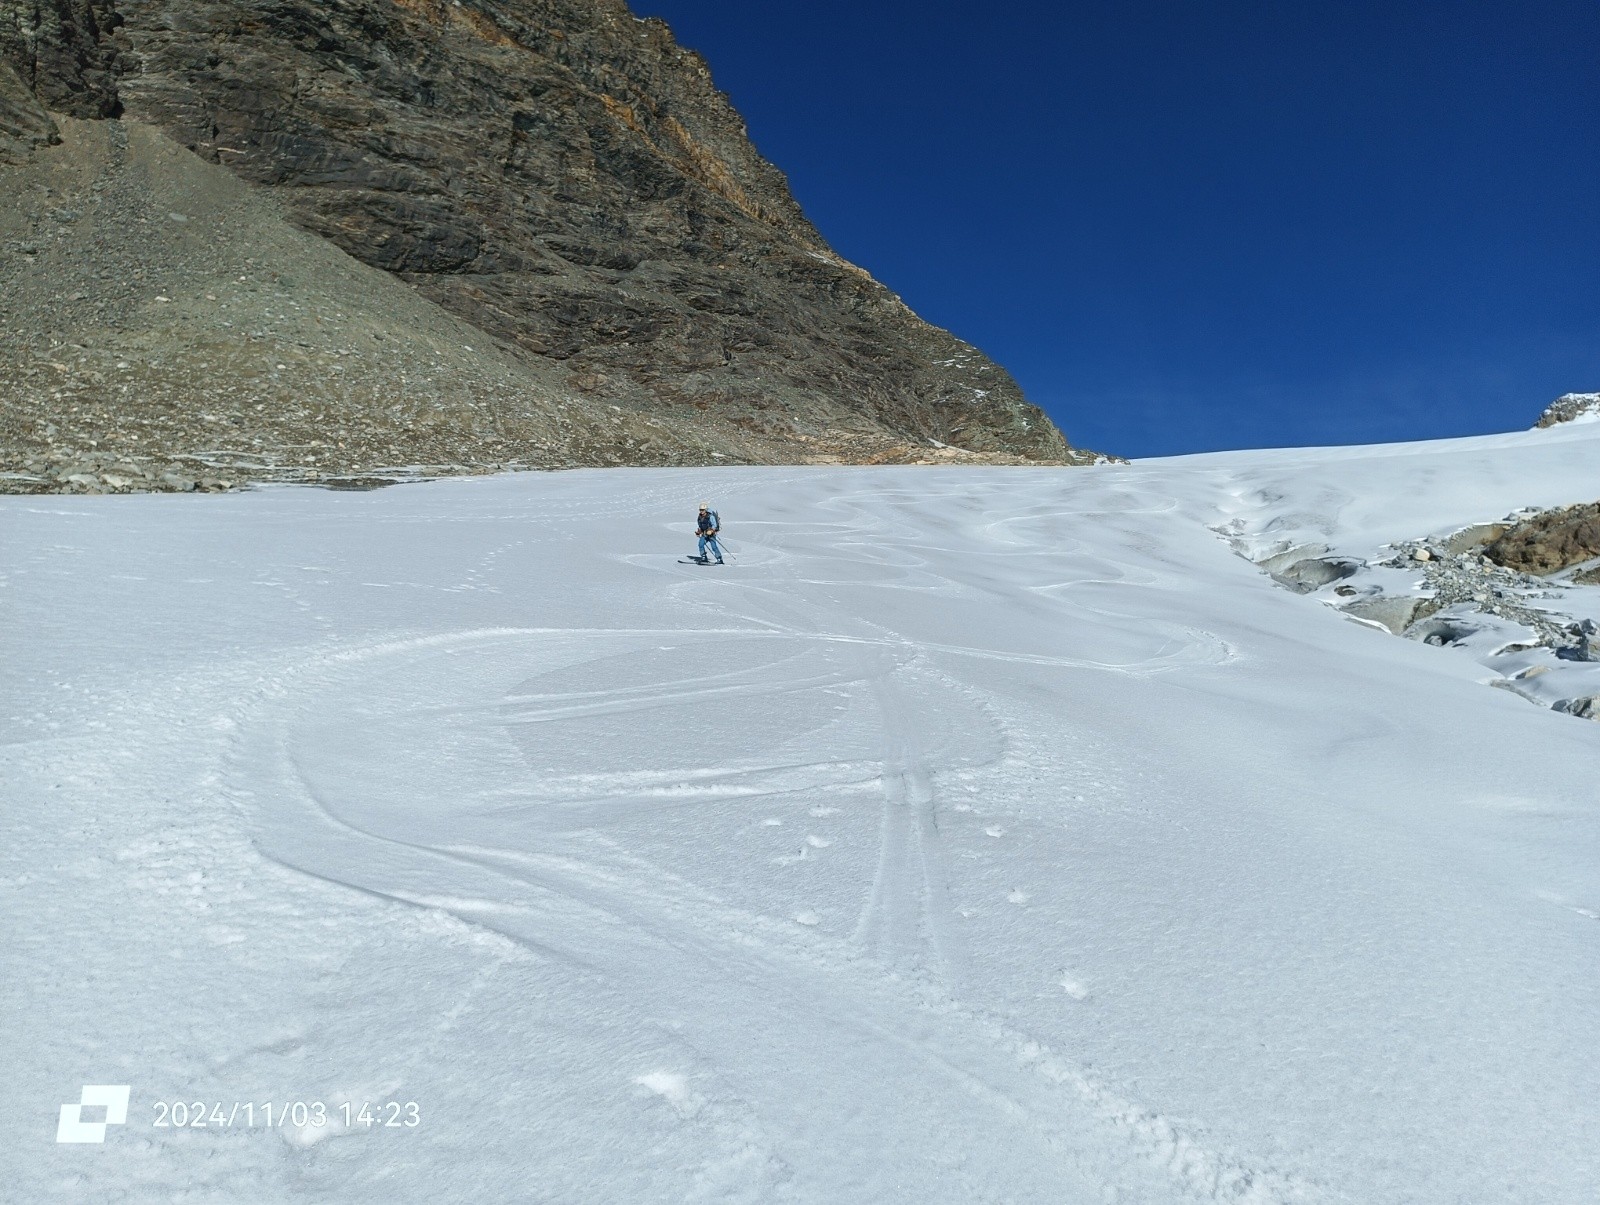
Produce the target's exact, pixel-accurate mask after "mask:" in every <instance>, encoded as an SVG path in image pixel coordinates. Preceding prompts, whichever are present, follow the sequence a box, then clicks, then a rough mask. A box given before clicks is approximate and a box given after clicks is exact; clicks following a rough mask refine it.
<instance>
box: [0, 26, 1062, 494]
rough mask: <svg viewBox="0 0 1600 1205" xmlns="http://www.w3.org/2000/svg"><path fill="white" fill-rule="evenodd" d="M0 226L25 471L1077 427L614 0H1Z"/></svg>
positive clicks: (364, 463) (771, 453)
mask: <svg viewBox="0 0 1600 1205" xmlns="http://www.w3.org/2000/svg"><path fill="white" fill-rule="evenodd" d="M158 137H164V138H166V139H168V140H170V141H171V143H172V144H173V147H174V150H175V152H176V153H178V154H181V155H186V156H188V157H189V158H190V159H191V160H193V164H192V166H191V165H190V164H185V163H180V162H178V161H177V160H176V159H174V158H173V157H172V156H170V155H167V154H166V153H165V151H163V150H162V149H161V146H160V144H159V143H158V142H157V141H156V139H157V138H158ZM3 164H8V165H9V166H5V165H3ZM207 168H209V169H210V170H211V172H212V175H211V176H210V177H206V176H204V173H203V171H202V169H207ZM223 176H227V177H229V178H232V179H236V180H238V181H240V182H242V183H243V184H244V185H248V186H249V187H248V188H245V187H240V188H238V189H235V190H233V191H231V192H230V191H229V190H228V188H227V187H226V186H225V185H224V184H223V183H221V182H219V181H220V179H221V177H223ZM191 193H198V194H203V196H204V199H205V200H206V201H207V204H200V203H199V202H198V201H196V202H194V203H191V202H190V201H188V200H185V199H184V198H185V197H186V196H188V195H189V194H191ZM169 194H170V195H169ZM190 210H194V211H195V212H192V213H191V212H190ZM169 215H176V216H169ZM295 227H297V228H298V230H299V231H300V232H304V233H305V234H308V235H310V236H315V237H312V238H302V239H299V240H296V239H295V238H292V237H291V234H292V233H294V231H293V230H292V228H295ZM0 248H4V251H5V254H4V256H3V258H0V265H3V266H0V288H3V289H4V290H5V296H4V298H3V299H0V305H3V306H4V307H5V308H4V311H3V312H4V315H5V319H4V320H5V321H6V323H7V327H6V343H5V346H6V349H7V350H6V352H5V354H4V356H3V358H0V374H3V376H0V389H3V390H4V395H3V396H4V402H5V413H4V415H3V416H0V421H3V423H4V430H3V431H0V444H3V445H4V448H3V451H4V455H5V456H6V459H7V461H8V463H6V464H5V465H4V466H3V467H4V468H5V469H7V470H9V471H10V472H11V474H12V477H11V481H13V482H14V483H21V484H23V485H24V486H27V487H28V488H55V486H53V485H48V482H50V481H60V480H63V479H65V478H70V477H74V476H77V477H82V476H84V473H80V472H76V471H68V472H65V473H63V471H62V470H63V469H65V470H77V469H80V468H81V469H86V470H90V471H91V472H90V475H93V472H94V471H98V470H96V469H95V466H93V465H91V464H88V463H87V462H85V461H84V460H83V459H82V457H83V456H87V455H89V454H91V453H97V454H102V455H109V456H112V457H114V458H122V459H124V460H126V459H127V458H129V457H134V456H136V454H140V453H142V451H143V450H144V449H148V448H150V447H155V448H156V449H157V450H158V452H159V455H157V456H155V457H153V458H152V459H151V462H150V464H149V465H147V466H145V467H148V468H151V469H152V470H157V469H159V470H160V472H165V471H167V469H166V468H165V467H163V465H164V464H165V461H164V460H163V457H165V458H166V461H176V460H177V459H178V458H182V457H194V456H197V455H200V454H201V453H202V452H211V451H217V450H218V449H217V448H215V447H209V446H199V445H215V444H218V443H221V444H226V445H229V448H230V449H231V450H232V452H233V453H235V454H236V455H235V456H234V459H235V460H236V461H238V460H239V459H240V456H244V457H254V458H255V460H256V461H261V462H263V463H264V462H265V461H266V460H269V459H270V460H274V461H275V462H276V463H277V466H278V467H277V468H276V469H274V470H273V471H274V472H278V473H280V474H283V473H287V474H290V475H293V474H294V473H300V472H312V471H315V472H319V473H321V472H328V471H338V472H343V473H370V472H373V471H376V470H379V469H382V468H384V467H392V466H396V465H402V464H425V465H437V466H450V465H455V466H458V467H467V468H474V467H477V468H492V467H497V466H501V465H505V464H529V465H562V464H569V463H582V464H615V463H716V462H718V461H728V462H737V461H746V462H793V461H822V462H837V461H863V462H875V463H882V462H905V461H915V460H935V461H962V460H966V459H982V460H984V461H987V462H990V463H1006V462H1012V461H1046V462H1067V463H1071V462H1077V461H1082V460H1092V459H1094V457H1093V456H1092V455H1090V454H1085V453H1079V452H1077V451H1076V450H1074V449H1071V448H1069V447H1068V445H1067V444H1066V442H1065V440H1064V439H1063V438H1062V436H1061V434H1060V432H1059V431H1058V430H1057V429H1056V428H1055V427H1054V426H1053V425H1052V424H1051V423H1050V422H1049V420H1048V419H1047V418H1045V416H1044V415H1043V414H1042V412H1040V411H1039V410H1038V409H1037V408H1035V407H1033V406H1031V405H1029V404H1028V403H1027V402H1026V401H1025V400H1024V399H1023V397H1022V395H1021V392H1020V390H1019V389H1018V388H1017V386H1016V384H1015V382H1013V381H1012V380H1011V378H1010V377H1009V376H1008V375H1007V374H1006V373H1005V372H1004V370H1003V369H1001V368H999V367H998V366H997V365H995V364H993V363H992V362H991V361H989V360H988V359H986V358H985V357H984V356H983V355H982V354H981V353H979V352H978V351H977V350H976V349H974V348H973V347H971V346H970V345H968V344H966V343H964V342H962V341H961V340H959V339H957V338H955V337H954V336H952V335H950V334H948V333H947V332H944V331H941V330H938V329H936V328H934V327H931V326H929V325H927V324H926V323H924V322H922V321H921V320H920V319H918V318H917V317H916V315H915V314H913V313H912V312H911V311H910V310H909V309H908V308H906V306H905V305H904V304H903V303H902V302H901V301H900V300H899V299H898V298H897V297H895V296H894V295H893V294H892V293H891V292H890V291H889V290H888V289H886V288H884V287H883V286H882V285H881V284H879V283H877V282H876V281H874V280H872V279H871V277H870V276H868V275H867V274H866V273H865V272H863V271H862V270H861V269H859V268H857V267H855V266H854V265H851V264H849V263H846V262H845V261H843V260H841V259H840V258H839V257H838V256H836V255H835V254H834V253H833V252H832V251H831V250H830V249H829V248H828V246H827V244H826V243H825V242H824V240H823V239H822V237H821V236H820V235H819V234H818V232H817V231H816V230H815V229H814V228H813V227H812V226H811V224H810V223H809V222H808V221H807V220H806V218H805V216H804V215H803V214H802V213H801V211H800V209H799V207H798V206H797V205H796V204H795V202H794V200H793V198H792V197H791V196H790V195H789V192H788V188H787V185H786V182H785V181H784V178H783V176H782V175H781V173H780V172H778V171H777V169H776V168H774V167H773V166H772V165H771V164H769V163H767V162H766V161H765V160H764V159H763V158H762V157H761V156H760V155H759V153H758V152H757V151H756V150H755V148H754V147H753V146H752V145H751V143H750V141H749V139H748V138H747V137H746V134H745V130H744V126H743V123H742V121H741V120H740V118H739V116H738V114H737V113H736V112H735V111H734V110H733V109H732V107H731V106H730V104H729V103H728V101H727V98H726V97H725V96H723V95H722V94H721V93H719V92H717V90H716V89H715V87H714V85H713V84H712V82H711V78H710V74H709V71H708V70H707V68H706V65H705V63H704V62H703V61H702V60H701V59H700V58H699V57H698V56H697V55H695V54H693V53H692V52H689V51H686V50H684V49H682V48H680V47H678V46H677V45H676V44H675V42H674V41H673V38H672V36H671V34H670V32H669V31H668V30H667V29H666V27H665V26H664V25H662V24H661V23H660V22H658V21H641V20H638V19H636V18H634V17H633V16H632V14H631V13H630V12H629V11H628V10H627V8H626V7H625V6H624V5H623V4H622V3H620V2H619V0H581V2H577V0H471V2H470V3H444V2H442V0H332V2H329V3H309V2H302V0H115V2H105V3H95V2H90V0H0ZM336 251H337V252H343V253H345V255H347V256H348V257H350V259H353V260H355V261H359V264H351V263H348V262H347V261H345V260H344V259H343V257H340V259H339V260H338V261H336V260H334V259H333V258H330V256H331V254H332V253H334V252H336ZM359 266H364V267H365V269H368V270H369V271H367V272H366V274H365V275H362V274H361V273H358V272H357V271H356V268H357V267H359ZM240 277H243V278H244V279H242V280H241V279H239V278H240ZM401 282H403V286H402V284H401ZM224 285H230V286H237V287H229V288H224ZM390 286H396V287H390ZM402 294H404V295H405V296H404V297H402ZM213 297H214V298H215V300H211V298H213ZM162 298H164V300H159V299H162ZM429 303H431V307H430V308H429V310H428V311H426V312H425V311H424V310H423V309H421V308H419V307H420V306H424V305H428V304H429ZM435 309H436V310H437V311H439V312H434V310H435ZM230 324H231V325H230ZM369 327H370V328H371V329H370V330H369V329H368V328H369ZM413 332H415V333H416V334H417V335H418V345H417V346H415V347H409V346H406V345H407V343H408V340H409V338H410V336H411V335H412V333H413ZM380 344H381V347H380ZM468 348H470V349H471V350H466V349H468ZM122 365H125V366H122ZM74 406H76V407H77V410H76V411H74V410H73V407H74ZM130 407H131V408H132V409H130ZM134 410H137V411H138V412H137V413H134V412H133V411H134ZM334 413H337V415H338V417H337V418H336V419H335V418H331V417H330V415H332V414H334ZM207 415H210V416H211V417H209V418H208V417H206V416H207ZM50 426H53V427H54V428H55V432H54V434H53V435H52V434H48V433H47V432H46V430H45V428H47V427H50ZM215 427H220V428H221V430H220V431H212V430H208V428H215ZM213 434H226V435H227V436H228V438H227V439H221V440H219V439H213V438H211V436H212V435H213ZM133 435H138V436H139V440H138V442H137V443H134V442H133V441H132V440H131V438H130V437H131V436H133ZM51 441H53V443H52V442H51ZM341 445H342V447H341ZM52 447H54V449H55V450H54V451H52ZM308 448H313V449H315V451H316V453H317V459H316V460H315V461H314V462H313V461H312V460H311V459H310V458H309V456H307V457H300V458H297V457H296V456H295V455H293V454H292V453H294V452H296V451H297V450H298V451H304V450H306V449H308ZM341 453H344V454H343V455H341ZM75 458H76V459H75ZM213 459H215V458H213ZM183 463H189V462H187V461H184V462H183ZM101 467H102V468H103V466H101ZM113 467H115V466H113ZM124 467H128V466H124ZM252 471H254V470H252ZM262 471H264V470H262ZM160 472H157V473H156V476H157V477H159V476H160ZM241 474H242V475H245V476H248V475H250V472H247V471H245V470H238V471H237V472H236V473H235V476H238V475H241ZM112 475H113V476H117V475H119V474H115V473H113V474H112ZM120 475H121V476H127V474H126V473H123V474H120ZM101 476H102V477H103V476H104V474H103V473H101ZM30 483H31V484H30ZM41 483H44V484H41ZM97 488H121V487H119V486H116V485H114V484H110V483H107V482H106V481H104V480H101V481H100V482H99V484H98V486H97Z"/></svg>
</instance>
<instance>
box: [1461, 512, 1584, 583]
mask: <svg viewBox="0 0 1600 1205" xmlns="http://www.w3.org/2000/svg"><path fill="white" fill-rule="evenodd" d="M1484 555H1486V556H1487V557H1488V558H1489V559H1490V560H1492V561H1493V562H1494V563H1495V564H1497V565H1504V566H1505V567H1506V568H1508V569H1514V570H1517V571H1518V572H1522V573H1536V574H1549V573H1559V572H1561V571H1562V570H1563V569H1570V568H1571V567H1572V566H1574V565H1581V564H1583V563H1584V562H1585V561H1592V560H1594V559H1595V558H1596V557H1600V502H1590V503H1587V504H1585V505H1581V506H1569V507H1565V508H1563V509H1560V510H1550V511H1544V512H1542V513H1541V514H1538V515H1535V516H1533V517H1532V518H1531V519H1524V520H1523V521H1521V522H1520V523H1516V524H1513V525H1512V526H1511V527H1510V528H1508V529H1507V531H1506V532H1505V534H1504V535H1502V536H1500V538H1499V539H1497V540H1495V541H1494V542H1493V543H1491V544H1490V545H1489V546H1488V547H1487V548H1485V549H1484Z"/></svg>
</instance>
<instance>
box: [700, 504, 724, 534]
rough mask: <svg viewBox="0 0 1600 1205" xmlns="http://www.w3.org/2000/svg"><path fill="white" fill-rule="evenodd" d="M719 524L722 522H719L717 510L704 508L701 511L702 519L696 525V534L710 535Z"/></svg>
mask: <svg viewBox="0 0 1600 1205" xmlns="http://www.w3.org/2000/svg"><path fill="white" fill-rule="evenodd" d="M719 526H721V524H719V523H718V522H717V512H716V511H714V510H703V511H701V512H700V521H699V523H698V524H697V525H696V527H695V534H696V535H702V536H703V535H709V534H710V533H711V532H713V531H716V530H717V528H718V527H719Z"/></svg>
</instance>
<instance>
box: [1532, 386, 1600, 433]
mask: <svg viewBox="0 0 1600 1205" xmlns="http://www.w3.org/2000/svg"><path fill="white" fill-rule="evenodd" d="M1596 420H1600V393H1564V394H1562V395H1561V396H1560V397H1558V398H1557V399H1556V400H1555V401H1553V402H1551V403H1550V404H1549V405H1548V406H1546V407H1545V411H1544V413H1543V414H1541V415H1540V416H1539V421H1538V422H1537V423H1535V424H1534V426H1535V427H1554V426H1556V425H1557V424H1558V423H1571V422H1594V421H1596Z"/></svg>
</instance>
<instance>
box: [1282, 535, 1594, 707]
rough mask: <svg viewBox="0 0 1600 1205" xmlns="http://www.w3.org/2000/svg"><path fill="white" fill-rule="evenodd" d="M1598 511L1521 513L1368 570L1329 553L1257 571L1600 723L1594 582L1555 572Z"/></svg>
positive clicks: (1405, 551)
mask: <svg viewBox="0 0 1600 1205" xmlns="http://www.w3.org/2000/svg"><path fill="white" fill-rule="evenodd" d="M1597 513H1600V506H1595V505H1591V506H1578V507H1568V508H1562V509H1555V510H1549V511H1526V512H1519V513H1518V514H1515V515H1510V516H1507V517H1506V518H1505V519H1502V520H1500V521H1498V522H1491V523H1480V524H1475V525H1473V526H1471V527H1467V528H1463V529H1461V530H1458V531H1453V532H1448V533H1445V534H1443V535H1440V536H1436V537H1430V538H1425V539H1416V540H1407V541H1400V542H1398V543H1395V544H1392V545H1390V547H1389V555H1388V556H1387V557H1385V558H1380V559H1374V560H1371V561H1368V560H1364V559H1361V558H1358V557H1353V556H1348V555H1341V554H1339V553H1338V552H1336V551H1335V550H1334V549H1332V548H1330V547H1328V546H1327V545H1315V546H1300V547H1296V548H1291V549H1288V550H1286V551H1284V552H1281V553H1278V554H1276V555H1274V556H1271V557H1267V558H1265V559H1263V560H1260V561H1258V562H1257V563H1258V564H1259V565H1260V566H1261V568H1262V569H1264V570H1265V571H1267V572H1268V573H1269V574H1270V575H1271V576H1272V578H1273V580H1275V581H1276V582H1278V583H1279V584H1280V585H1282V586H1284V587H1285V588H1287V589H1290V590H1293V591H1295V592H1296V593H1300V594H1313V595H1316V596H1318V597H1320V598H1321V599H1322V601H1324V602H1326V603H1327V604H1328V605H1330V606H1333V607H1335V608H1337V609H1338V610H1340V611H1342V612H1344V613H1345V614H1346V615H1349V616H1350V617H1351V618H1353V619H1357V620H1360V621H1361V622H1364V623H1368V624H1372V625H1375V626H1377V627H1381V628H1384V629H1386V630H1388V631H1389V632H1392V633H1393V634H1395V635H1398V636H1405V637H1407V638H1409V639H1412V640H1418V641H1421V642H1422V643H1424V644H1428V645H1434V646H1439V647H1447V648H1455V649H1461V650H1465V651H1467V652H1468V653H1470V654H1472V655H1473V656H1475V657H1476V658H1477V660H1478V661H1479V662H1480V663H1481V664H1482V665H1484V666H1485V667H1486V668H1488V669H1491V670H1493V671H1494V672H1495V674H1496V677H1495V678H1494V679H1492V684H1493V685H1496V686H1499V687H1502V688H1504V689H1508V690H1511V691H1513V692H1514V693H1516V694H1519V695H1521V696H1522V697H1524V698H1527V699H1530V700H1531V701H1534V702H1537V703H1540V704H1541V705H1542V706H1546V707H1550V708H1552V709H1553V710H1556V711H1560V712H1564V713H1566V714H1569V715H1574V716H1578V717H1580V718H1584V719H1600V622H1597V619H1596V617H1597V616H1600V591H1597V590H1595V589H1593V585H1592V583H1594V582H1596V580H1597V577H1596V576H1594V575H1591V574H1585V573H1582V572H1580V573H1576V574H1573V573H1560V572H1559V571H1560V570H1566V569H1570V568H1571V567H1572V566H1574V565H1580V564H1582V563H1583V562H1584V561H1586V560H1588V559H1592V558H1595V557H1600V548H1597V549H1596V550H1595V551H1593V552H1589V553H1588V554H1587V556H1583V555H1579V554H1580V553H1581V552H1583V550H1584V549H1586V548H1588V546H1589V544H1588V541H1589V540H1590V539H1591V538H1592V537H1593V536H1594V535H1596V534H1600V532H1597V531H1596V529H1595V527H1594V521H1595V516H1596V514H1597Z"/></svg>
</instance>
